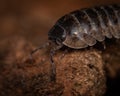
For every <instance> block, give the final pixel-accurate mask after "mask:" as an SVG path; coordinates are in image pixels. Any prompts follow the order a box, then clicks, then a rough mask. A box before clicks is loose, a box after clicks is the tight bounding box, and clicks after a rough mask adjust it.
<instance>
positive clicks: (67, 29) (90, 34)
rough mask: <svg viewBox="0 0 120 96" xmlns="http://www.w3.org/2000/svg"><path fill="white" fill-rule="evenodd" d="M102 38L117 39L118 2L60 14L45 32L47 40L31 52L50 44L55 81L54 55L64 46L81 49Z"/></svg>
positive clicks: (119, 30)
mask: <svg viewBox="0 0 120 96" xmlns="http://www.w3.org/2000/svg"><path fill="white" fill-rule="evenodd" d="M105 38H109V39H111V38H116V39H119V38H120V5H119V4H118V5H117V4H116V5H115V4H114V5H105V6H96V7H91V8H84V9H81V10H76V11H73V12H71V13H69V14H66V15H65V16H63V17H61V18H60V19H59V20H58V21H57V22H56V24H55V25H54V26H53V27H52V29H51V30H50V31H49V33H48V39H49V42H48V43H46V44H44V45H43V46H41V47H40V48H37V49H35V50H33V51H32V52H31V55H32V54H33V53H34V52H36V51H37V50H38V49H41V48H44V47H46V46H49V45H51V44H53V48H52V49H51V51H50V57H51V65H52V68H51V69H52V73H51V80H53V81H55V76H56V71H55V70H56V68H55V64H54V61H53V55H54V53H55V51H56V50H59V49H60V48H62V47H63V45H65V46H67V47H69V48H73V49H81V48H86V47H88V46H94V45H95V44H96V42H98V41H99V42H103V41H104V40H105Z"/></svg>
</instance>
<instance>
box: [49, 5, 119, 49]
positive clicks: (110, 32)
mask: <svg viewBox="0 0 120 96" xmlns="http://www.w3.org/2000/svg"><path fill="white" fill-rule="evenodd" d="M55 26H59V27H60V28H61V29H63V30H64V33H65V34H66V36H64V40H63V39H62V37H61V38H59V39H62V40H59V41H60V43H62V44H63V45H66V46H68V47H70V48H74V49H80V48H85V47H87V46H93V45H95V44H96V42H98V41H99V42H102V41H104V40H105V38H112V37H114V38H116V39H119V38H120V5H108V6H99V7H92V8H86V9H81V10H76V11H73V12H71V13H69V14H67V15H65V16H63V17H62V18H60V19H59V20H58V21H57V22H56V24H55ZM53 29H54V30H52V31H50V32H49V38H50V40H53V38H51V36H52V35H53V31H55V30H57V28H55V27H53ZM57 32H59V31H57ZM65 34H64V35H65ZM61 35H62V34H61ZM56 38H57V35H56ZM56 41H57V39H56V40H55V39H54V42H56Z"/></svg>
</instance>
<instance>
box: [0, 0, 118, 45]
mask: <svg viewBox="0 0 120 96" xmlns="http://www.w3.org/2000/svg"><path fill="white" fill-rule="evenodd" d="M113 3H120V0H0V40H4V39H6V38H7V39H8V38H11V37H14V36H20V37H23V38H25V39H27V40H28V41H30V42H32V43H33V44H35V45H40V44H41V43H42V42H44V41H46V40H47V33H48V31H49V30H50V28H51V27H52V26H53V25H54V23H55V22H56V21H57V20H58V19H59V18H60V17H61V16H63V15H65V14H66V13H69V12H71V11H73V10H76V9H80V8H85V7H91V6H97V5H105V4H113Z"/></svg>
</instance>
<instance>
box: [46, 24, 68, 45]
mask: <svg viewBox="0 0 120 96" xmlns="http://www.w3.org/2000/svg"><path fill="white" fill-rule="evenodd" d="M65 38H66V31H65V30H64V29H63V28H62V26H60V25H58V24H56V25H54V26H53V28H52V29H51V30H50V31H49V33H48V39H49V40H50V41H52V42H54V43H55V44H57V45H60V44H62V42H63V41H64V40H65Z"/></svg>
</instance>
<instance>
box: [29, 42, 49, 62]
mask: <svg viewBox="0 0 120 96" xmlns="http://www.w3.org/2000/svg"><path fill="white" fill-rule="evenodd" d="M49 45H50V42H46V43H45V44H43V45H41V46H40V47H38V48H36V49H34V50H33V51H32V52H31V53H30V60H32V61H33V58H32V55H33V54H34V53H35V52H37V51H38V50H40V49H43V48H45V47H47V46H49Z"/></svg>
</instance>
